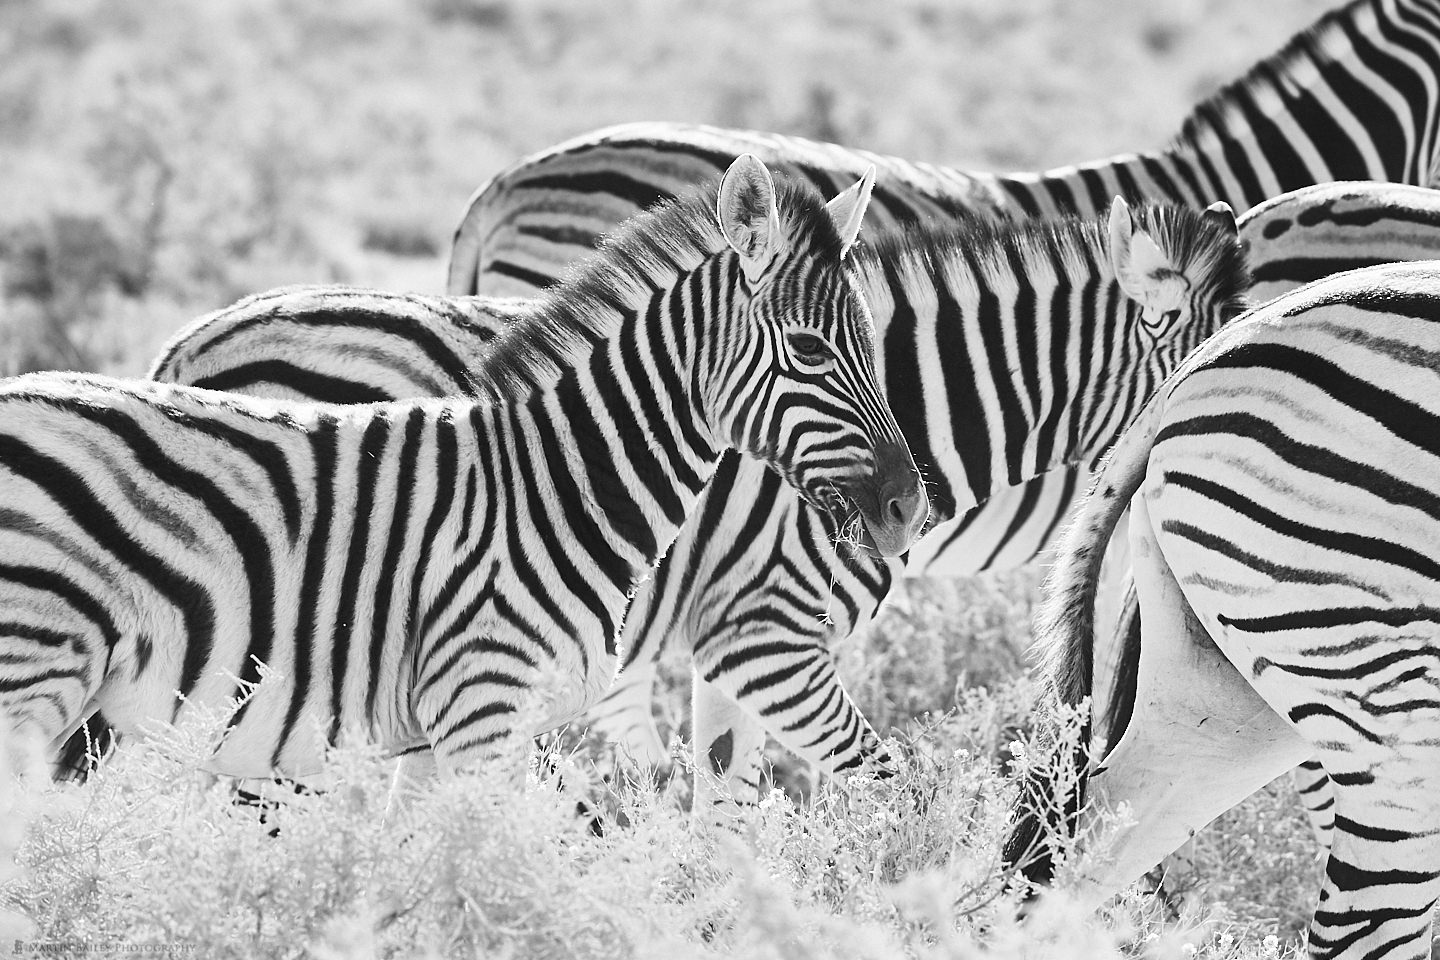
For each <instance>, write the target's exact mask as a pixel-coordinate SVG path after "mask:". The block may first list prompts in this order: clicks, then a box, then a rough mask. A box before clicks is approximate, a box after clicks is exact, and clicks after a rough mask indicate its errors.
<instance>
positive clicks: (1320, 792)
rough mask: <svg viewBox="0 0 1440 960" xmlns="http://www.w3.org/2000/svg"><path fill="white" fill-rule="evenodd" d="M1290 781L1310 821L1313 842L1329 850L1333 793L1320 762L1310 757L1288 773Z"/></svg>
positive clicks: (1333, 804)
mask: <svg viewBox="0 0 1440 960" xmlns="http://www.w3.org/2000/svg"><path fill="white" fill-rule="evenodd" d="M1290 779H1291V780H1292V781H1293V782H1294V784H1295V792H1296V793H1297V794H1298V795H1299V797H1300V803H1301V804H1302V805H1303V806H1304V807H1305V815H1306V816H1307V817H1308V818H1309V819H1310V829H1311V830H1312V831H1313V832H1314V834H1315V842H1316V843H1318V844H1320V846H1321V847H1322V848H1324V849H1326V850H1329V849H1330V832H1331V830H1332V829H1334V827H1335V791H1334V790H1333V789H1332V788H1331V786H1330V775H1329V774H1327V773H1326V772H1325V767H1324V766H1322V765H1321V763H1320V761H1319V760H1317V759H1315V758H1313V757H1312V758H1311V759H1309V760H1306V761H1305V762H1304V763H1302V764H1300V766H1298V767H1296V768H1295V769H1294V770H1292V771H1290Z"/></svg>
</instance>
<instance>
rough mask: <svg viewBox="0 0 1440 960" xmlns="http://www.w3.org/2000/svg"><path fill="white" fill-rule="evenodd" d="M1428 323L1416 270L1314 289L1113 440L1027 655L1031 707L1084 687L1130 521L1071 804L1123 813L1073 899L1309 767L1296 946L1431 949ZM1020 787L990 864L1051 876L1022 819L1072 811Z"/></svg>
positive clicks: (1080, 692)
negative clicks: (1135, 645) (1117, 682)
mask: <svg viewBox="0 0 1440 960" xmlns="http://www.w3.org/2000/svg"><path fill="white" fill-rule="evenodd" d="M1437 317H1440V267H1437V264H1435V263H1433V262H1417V263H1411V264H1398V265H1387V266H1380V267H1370V268H1365V269H1362V270H1356V271H1351V272H1348V273H1344V274H1340V275H1338V276H1334V277H1331V278H1328V279H1326V280H1322V281H1319V282H1317V283H1314V284H1311V285H1309V286H1307V287H1304V288H1302V289H1300V290H1298V291H1295V292H1293V293H1291V294H1288V295H1286V296H1283V297H1281V298H1279V299H1277V300H1274V301H1271V302H1270V303H1268V304H1266V305H1265V306H1262V307H1259V308H1257V309H1256V310H1254V311H1252V312H1251V313H1250V314H1248V315H1247V316H1246V317H1245V318H1242V319H1241V320H1239V321H1237V322H1236V323H1235V324H1234V325H1232V326H1231V327H1230V328H1229V329H1227V330H1225V331H1223V332H1222V333H1221V334H1219V335H1218V336H1216V337H1215V338H1214V339H1213V340H1211V341H1210V342H1209V343H1207V344H1206V345H1205V346H1204V347H1203V348H1202V349H1201V350H1199V351H1197V352H1196V354H1195V355H1194V356H1193V357H1191V358H1190V359H1188V360H1187V361H1186V363H1185V364H1184V365H1183V366H1182V368H1181V370H1180V371H1179V372H1177V373H1176V375H1175V376H1174V377H1173V378H1172V379H1171V380H1170V381H1169V382H1168V383H1167V384H1166V385H1165V386H1164V387H1163V388H1162V389H1161V391H1160V393H1159V395H1158V396H1157V397H1156V398H1155V399H1154V400H1153V401H1152V402H1151V404H1150V406H1149V407H1148V408H1147V410H1146V411H1145V412H1144V413H1143V414H1141V416H1140V418H1139V419H1138V420H1137V422H1136V423H1135V425H1134V426H1133V427H1132V428H1131V429H1130V431H1129V432H1128V433H1127V434H1126V436H1125V437H1124V439H1122V440H1121V442H1120V443H1119V444H1117V446H1116V449H1115V452H1114V454H1113V456H1112V458H1111V460H1110V462H1109V464H1108V465H1107V467H1106V468H1105V470H1104V472H1103V473H1102V474H1101V476H1100V477H1099V480H1098V483H1097V485H1096V488H1095V491H1094V493H1093V494H1092V495H1091V497H1090V498H1089V499H1088V500H1087V501H1086V503H1085V505H1084V507H1083V508H1082V510H1081V511H1080V513H1079V514H1078V516H1077V518H1076V522H1075V525H1074V527H1073V528H1072V531H1071V533H1070V534H1069V535H1068V536H1067V539H1066V542H1065V543H1064V545H1063V547H1062V549H1061V552H1060V561H1059V565H1058V566H1057V569H1056V573H1055V576H1054V580H1053V583H1052V584H1051V587H1050V592H1049V593H1050V595H1049V603H1050V604H1051V609H1050V610H1048V612H1047V615H1046V617H1045V618H1044V622H1043V624H1042V627H1043V631H1042V634H1041V640H1040V643H1041V644H1042V645H1043V649H1044V652H1045V656H1044V661H1043V664H1042V676H1043V679H1044V680H1045V682H1046V685H1047V687H1048V689H1049V691H1050V696H1051V697H1052V698H1053V700H1055V701H1058V702H1060V703H1072V704H1073V703H1078V702H1079V701H1080V699H1081V698H1083V697H1084V696H1085V695H1087V694H1088V693H1089V688H1090V681H1091V668H1092V663H1091V661H1092V658H1091V650H1092V643H1093V637H1092V629H1091V627H1092V604H1093V600H1094V593H1095V589H1096V579H1097V571H1096V568H1097V565H1098V559H1097V558H1098V557H1099V555H1100V554H1101V553H1102V552H1103V550H1104V544H1105V542H1106V541H1107V540H1108V539H1109V537H1110V535H1111V532H1112V530H1113V528H1114V526H1115V523H1116V521H1117V519H1118V518H1119V516H1120V514H1121V513H1122V512H1123V511H1124V509H1125V507H1126V505H1127V504H1130V505H1131V506H1132V518H1131V521H1130V542H1131V553H1132V555H1133V556H1134V558H1135V580H1136V588H1137V591H1138V595H1139V605H1140V611H1141V631H1142V639H1141V644H1140V648H1139V650H1138V665H1137V669H1136V675H1137V683H1136V687H1135V690H1134V694H1133V696H1132V698H1131V704H1132V707H1133V715H1132V717H1131V718H1130V721H1129V724H1128V725H1127V727H1126V728H1125V733H1124V735H1123V737H1122V738H1121V739H1120V741H1119V742H1118V743H1114V744H1113V745H1112V746H1111V747H1110V749H1109V752H1108V753H1106V754H1105V755H1104V756H1103V759H1101V760H1099V761H1098V762H1097V763H1096V764H1095V765H1094V766H1093V767H1092V768H1091V769H1090V770H1089V773H1088V778H1086V777H1082V779H1081V783H1080V795H1081V797H1084V796H1085V795H1086V794H1087V793H1088V800H1089V802H1090V803H1091V805H1092V806H1091V810H1094V809H1112V808H1114V807H1115V806H1116V805H1118V804H1120V803H1122V802H1123V803H1127V804H1129V805H1130V809H1131V813H1132V818H1133V822H1134V825H1133V826H1132V827H1129V828H1126V829H1124V830H1122V831H1121V833H1120V834H1119V836H1118V838H1117V839H1116V841H1115V843H1114V844H1113V845H1111V846H1110V848H1109V849H1108V850H1106V851H1104V853H1103V854H1100V853H1098V852H1092V853H1086V854H1084V855H1082V858H1081V863H1080V864H1079V865H1078V876H1079V892H1080V895H1081V896H1082V897H1083V898H1085V900H1086V902H1094V903H1098V902H1099V901H1100V900H1102V899H1103V898H1105V897H1106V896H1108V895H1109V894H1111V893H1113V892H1115V891H1116V890H1118V889H1119V888H1120V887H1121V886H1123V885H1124V884H1125V883H1127V882H1128V881H1130V880H1132V879H1134V878H1135V877H1137V876H1138V875H1139V874H1140V873H1141V872H1142V871H1144V870H1145V869H1146V868H1147V867H1148V866H1149V865H1150V864H1152V863H1154V862H1156V861H1157V860H1158V859H1160V858H1161V857H1162V856H1164V855H1165V854H1166V853H1167V852H1169V851H1170V850H1171V849H1173V848H1174V847H1175V846H1177V845H1178V844H1180V843H1181V842H1182V841H1183V840H1184V839H1185V838H1186V837H1187V836H1188V835H1189V834H1190V833H1191V832H1192V831H1194V830H1196V829H1199V828H1200V827H1202V826H1203V825H1204V824H1206V823H1208V822H1209V821H1210V820H1211V819H1213V818H1214V817H1215V816H1217V815H1218V814H1220V813H1221V812H1223V811H1224V810H1226V809H1228V808H1229V807H1230V806H1231V805H1233V804H1234V803H1236V802H1238V801H1239V800H1241V799H1243V798H1244V797H1245V796H1247V795H1248V794H1249V793H1251V792H1252V791H1254V790H1255V789H1257V788H1259V787H1260V786H1261V785H1263V784H1264V783H1266V782H1267V781H1268V780H1270V779H1271V778H1273V777H1274V776H1276V775H1277V774H1279V773H1281V772H1283V771H1284V770H1286V769H1287V768H1289V767H1291V766H1293V765H1294V764H1295V763H1297V762H1298V761H1300V760H1301V759H1303V758H1305V757H1306V756H1307V755H1309V754H1311V753H1314V754H1315V755H1316V756H1317V757H1318V759H1319V760H1320V762H1321V763H1322V764H1323V765H1324V767H1325V769H1326V771H1327V772H1328V773H1329V774H1330V776H1331V779H1332V781H1333V784H1334V789H1335V827H1334V843H1333V846H1332V848H1331V851H1330V855H1329V861H1328V863H1327V865H1326V868H1325V875H1324V881H1323V887H1322V890H1321V893H1320V901H1319V908H1318V909H1317V911H1316V914H1315V917H1314V920H1313V922H1312V924H1311V927H1310V934H1309V946H1310V955H1311V956H1315V957H1351V958H1361V957H1382V956H1383V957H1386V958H1403V957H1413V958H1425V957H1429V956H1430V927H1431V915H1432V913H1433V908H1434V904H1435V901H1436V898H1437V895H1440V747H1437V744H1440V698H1437V696H1436V692H1435V691H1436V687H1437V685H1440V676H1437V671H1436V666H1435V664H1436V658H1437V655H1440V629H1437V622H1440V613H1437V611H1440V566H1437V562H1436V553H1437V545H1440V498H1437V496H1436V492H1435V477H1436V476H1437V474H1440V403H1437V399H1436V398H1437V396H1440V324H1437V323H1436V318H1437ZM1131 653H1132V655H1135V652H1134V651H1132V652H1131ZM1087 779H1088V783H1087ZM1021 796H1022V800H1021V802H1020V804H1019V805H1018V806H1017V810H1016V824H1015V829H1014V832H1013V833H1012V835H1011V837H1010V840H1009V842H1008V844H1007V850H1006V855H1007V859H1008V860H1009V861H1010V862H1011V863H1018V864H1020V865H1021V867H1022V870H1023V872H1024V874H1025V875H1026V876H1027V877H1029V878H1030V879H1032V880H1036V881H1039V882H1048V881H1049V879H1050V877H1051V874H1052V872H1053V871H1052V864H1051V861H1050V857H1049V855H1048V854H1047V853H1045V851H1044V844H1043V841H1040V821H1041V820H1043V819H1047V818H1049V814H1046V813H1041V812H1037V811H1053V810H1060V809H1070V810H1073V809H1075V806H1074V805H1073V802H1074V801H1075V800H1076V799H1077V798H1075V797H1066V796H1064V795H1062V791H1061V788H1060V787H1059V786H1058V785H1057V784H1054V783H1051V782H1047V781H1046V780H1045V779H1044V778H1043V776H1032V778H1031V780H1030V782H1028V783H1027V784H1026V789H1025V790H1024V791H1022V794H1021ZM1090 815H1092V814H1089V813H1087V814H1086V816H1090ZM1064 826H1065V828H1067V829H1073V828H1074V827H1075V822H1074V819H1073V818H1069V822H1067V823H1066V824H1065V825H1064ZM1037 841H1040V842H1039V845H1038V846H1037ZM1035 853H1038V854H1039V855H1038V856H1031V855H1032V854H1035Z"/></svg>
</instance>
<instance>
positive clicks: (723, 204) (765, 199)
mask: <svg viewBox="0 0 1440 960" xmlns="http://www.w3.org/2000/svg"><path fill="white" fill-rule="evenodd" d="M715 217H716V220H717V221H718V222H719V224H720V232H721V233H723V234H724V235H725V241H726V242H727V243H729V244H730V247H731V249H733V250H734V251H735V252H736V253H738V254H740V266H741V268H742V269H743V270H744V271H745V276H746V277H748V278H749V279H750V280H752V281H753V280H756V279H758V278H759V276H760V275H761V274H763V273H764V272H765V268H766V267H768V266H769V265H770V261H771V260H772V259H773V258H774V256H775V254H776V252H777V249H776V248H777V246H778V245H779V242H780V212H779V211H778V210H777V209H776V208H775V181H774V180H772V179H771V178H770V171H769V170H767V169H765V164H763V163H761V162H760V159H759V158H758V157H756V156H755V155H754V154H750V153H747V154H744V155H742V156H740V157H737V158H736V159H735V162H734V163H732V164H730V169H729V170H726V171H725V176H724V177H722V178H721V180H720V199H719V201H717V203H716V206H715Z"/></svg>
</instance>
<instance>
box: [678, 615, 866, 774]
mask: <svg viewBox="0 0 1440 960" xmlns="http://www.w3.org/2000/svg"><path fill="white" fill-rule="evenodd" d="M695 671H696V690H697V691H705V695H704V696H703V697H701V696H699V695H698V694H697V697H696V701H695V713H694V720H693V723H694V726H695V730H696V732H697V736H696V739H695V742H696V744H697V750H698V749H699V747H700V745H702V744H704V743H707V742H709V741H711V740H713V738H714V737H715V736H718V735H723V734H724V732H725V730H726V729H728V728H729V727H728V726H727V725H729V724H731V711H733V709H734V708H735V707H737V706H738V707H739V708H740V709H742V710H744V711H745V712H746V713H748V714H749V715H750V716H751V717H753V718H754V721H752V722H755V721H758V722H759V723H760V724H761V725H762V729H763V730H765V731H769V733H770V735H771V736H773V737H774V738H775V739H776V740H777V741H779V743H780V745H781V746H783V747H784V748H785V749H787V750H789V751H790V752H791V753H794V754H795V755H796V756H798V757H799V758H800V759H802V760H805V761H808V762H809V763H813V764H815V765H816V766H818V767H819V768H820V769H821V770H822V771H824V772H825V773H828V774H835V775H847V776H848V775H850V774H853V773H860V772H869V773H874V774H876V775H878V776H882V777H884V776H888V775H890V774H891V773H892V772H893V761H892V760H891V758H890V755H889V754H888V753H886V752H885V749H884V747H883V746H882V745H881V743H880V737H879V736H878V735H877V734H876V732H875V729H874V728H873V727H871V726H870V722H869V721H868V720H866V719H865V717H864V715H863V714H861V712H860V710H859V709H858V708H857V707H856V706H855V703H854V701H853V700H852V699H851V698H850V694H849V692H848V691H846V689H845V687H844V685H842V684H841V682H840V678H839V676H837V675H836V673H835V662H834V660H833V659H832V658H831V656H830V651H829V650H828V649H826V648H825V647H824V646H822V645H820V644H818V643H815V642H807V641H805V640H803V639H800V638H790V637H787V638H785V639H772V635H770V634H760V633H752V634H742V635H740V636H737V637H734V638H732V639H731V641H730V642H729V643H725V644H721V643H709V644H706V645H704V646H701V647H697V648H696V650H695ZM710 687H714V689H715V690H716V691H718V692H719V693H720V694H722V695H723V696H722V697H721V698H715V697H711V696H710V694H709V689H708V688H710ZM711 703H717V704H720V703H723V704H725V706H724V712H722V714H721V716H722V717H723V718H724V719H723V720H720V721H717V720H713V719H710V718H706V717H704V716H703V713H704V711H705V710H706V709H707V708H708V705H709V704H711ZM701 730H704V731H706V737H707V739H706V740H702V739H700V736H699V732H700V731H701ZM740 739H741V740H745V741H747V742H754V743H755V745H756V749H757V750H758V749H759V748H760V747H763V745H764V738H763V736H761V737H746V738H740ZM737 756H738V754H737ZM697 762H699V763H701V764H703V762H704V761H703V758H699V759H698V760H697ZM756 763H758V758H757V759H756V760H754V761H749V760H747V761H745V762H741V761H740V760H738V759H737V760H735V761H734V762H733V766H732V768H731V769H732V770H733V771H736V772H735V773H734V774H732V776H731V778H730V779H732V780H733V779H734V778H735V777H738V776H740V775H741V774H742V773H744V774H747V775H748V772H749V771H750V770H752V769H753V768H754V767H755V765H756ZM732 786H733V787H734V789H736V790H741V791H743V789H744V784H742V783H739V782H735V783H732Z"/></svg>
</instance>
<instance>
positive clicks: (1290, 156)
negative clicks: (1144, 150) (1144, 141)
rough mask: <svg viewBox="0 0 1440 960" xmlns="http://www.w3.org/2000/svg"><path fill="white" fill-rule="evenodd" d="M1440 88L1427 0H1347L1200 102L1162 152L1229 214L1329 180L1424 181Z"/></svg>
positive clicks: (1438, 17) (1436, 16) (1436, 39)
mask: <svg viewBox="0 0 1440 960" xmlns="http://www.w3.org/2000/svg"><path fill="white" fill-rule="evenodd" d="M1437 89H1440V9H1437V4H1436V3H1435V0H1354V2H1352V3H1350V4H1348V5H1346V6H1345V7H1342V8H1340V9H1338V10H1335V11H1333V12H1331V13H1328V14H1326V15H1325V16H1324V17H1322V18H1321V19H1320V20H1319V21H1317V22H1316V23H1315V24H1314V26H1312V27H1310V28H1309V29H1308V30H1305V31H1303V32H1301V33H1300V34H1298V35H1296V36H1295V37H1294V38H1293V39H1291V40H1290V42H1289V43H1287V44H1286V45H1285V46H1284V47H1283V48H1282V49H1281V50H1280V51H1279V52H1277V53H1275V54H1274V55H1272V56H1270V57H1267V58H1266V59H1265V60H1262V61H1261V62H1260V63H1258V64H1256V65H1255V66H1254V67H1252V68H1251V69H1250V70H1249V71H1247V72H1246V73H1245V75H1244V76H1242V77H1240V79H1238V80H1236V81H1234V82H1232V83H1230V84H1228V85H1226V86H1225V87H1223V88H1222V89H1221V90H1220V91H1219V92H1218V93H1216V94H1215V95H1214V96H1212V97H1211V98H1209V99H1208V100H1206V101H1204V102H1203V103H1201V104H1200V105H1199V106H1197V107H1196V108H1195V110H1194V111H1193V112H1192V113H1191V115H1190V116H1189V117H1188V118H1186V120H1185V122H1184V125H1183V126H1182V128H1181V130H1180V133H1179V134H1178V135H1177V136H1176V138H1175V140H1174V141H1173V142H1172V144H1171V145H1170V153H1171V155H1172V157H1173V158H1174V162H1175V163H1176V164H1181V165H1187V166H1189V167H1190V169H1191V170H1192V171H1193V173H1194V176H1195V177H1196V178H1197V179H1198V180H1200V181H1202V182H1204V183H1205V185H1206V186H1207V187H1208V190H1207V192H1206V193H1205V194H1204V196H1203V197H1202V198H1201V199H1202V200H1203V201H1204V202H1205V203H1210V202H1213V201H1215V200H1225V201H1227V202H1228V203H1229V204H1230V205H1231V206H1232V207H1234V208H1235V210H1236V211H1240V210H1244V209H1246V208H1248V207H1252V206H1254V205H1256V204H1258V203H1261V202H1263V201H1264V200H1266V199H1268V198H1270V197H1274V196H1277V195H1279V194H1281V193H1286V192H1289V191H1291V190H1296V189H1299V188H1300V187H1305V186H1309V185H1311V184H1314V183H1323V182H1326V181H1329V180H1388V181H1391V182H1395V183H1425V182H1427V180H1428V178H1429V176H1430V174H1431V167H1432V164H1433V162H1434V159H1433V154H1434V152H1435V136H1436V132H1435V130H1434V129H1433V123H1434V120H1433V118H1434V117H1435V115H1436V111H1437V103H1436V90H1437Z"/></svg>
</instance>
